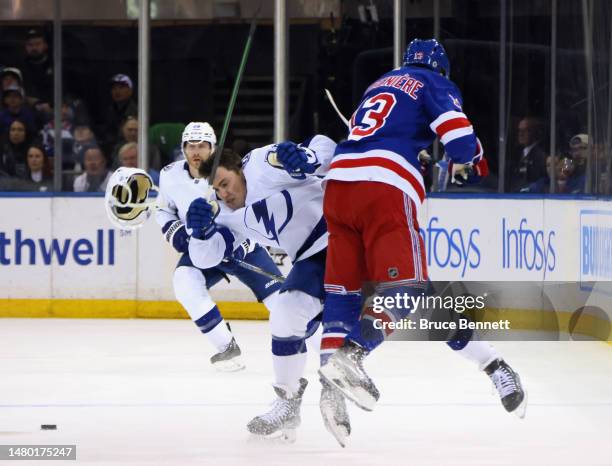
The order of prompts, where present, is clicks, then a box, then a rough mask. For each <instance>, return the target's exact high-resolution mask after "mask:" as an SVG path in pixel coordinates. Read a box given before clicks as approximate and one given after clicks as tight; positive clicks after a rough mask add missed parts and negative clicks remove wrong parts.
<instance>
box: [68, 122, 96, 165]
mask: <svg viewBox="0 0 612 466" xmlns="http://www.w3.org/2000/svg"><path fill="white" fill-rule="evenodd" d="M73 137H74V143H73V145H72V158H73V160H74V162H75V167H74V170H76V171H81V170H82V168H83V164H84V159H85V150H87V149H88V148H89V147H92V146H97V145H98V141H97V140H96V136H95V135H94V133H93V131H92V130H91V128H90V127H89V126H88V125H75V126H74V133H73Z"/></svg>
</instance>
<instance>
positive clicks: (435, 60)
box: [403, 39, 450, 78]
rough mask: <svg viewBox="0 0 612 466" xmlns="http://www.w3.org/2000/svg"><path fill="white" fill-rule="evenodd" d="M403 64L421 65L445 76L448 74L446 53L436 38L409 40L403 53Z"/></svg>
mask: <svg viewBox="0 0 612 466" xmlns="http://www.w3.org/2000/svg"><path fill="white" fill-rule="evenodd" d="M403 65H404V66H406V65H422V66H426V67H427V68H430V69H432V70H433V71H437V72H438V73H440V74H441V75H443V76H446V77H447V78H448V77H449V76H450V62H449V61H448V55H446V50H444V47H443V46H442V44H441V43H440V42H438V41H437V40H436V39H414V40H413V41H412V42H410V43H409V44H408V47H407V48H406V52H405V53H404V63H403Z"/></svg>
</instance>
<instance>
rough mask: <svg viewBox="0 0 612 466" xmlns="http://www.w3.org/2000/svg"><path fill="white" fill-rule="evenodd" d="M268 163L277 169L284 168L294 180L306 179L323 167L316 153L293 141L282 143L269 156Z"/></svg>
mask: <svg viewBox="0 0 612 466" xmlns="http://www.w3.org/2000/svg"><path fill="white" fill-rule="evenodd" d="M268 162H269V163H270V165H273V166H275V167H279V168H281V167H282V168H284V169H285V170H286V171H287V173H289V175H291V176H292V177H293V178H298V179H304V178H306V174H312V173H314V172H315V171H316V170H317V168H318V167H319V166H320V165H321V164H320V163H319V162H318V160H317V156H316V155H315V153H314V152H313V151H312V150H310V149H307V148H305V147H302V146H301V145H299V144H296V143H295V142H291V141H285V142H281V143H280V144H278V145H277V146H276V152H272V153H270V154H269V156H268Z"/></svg>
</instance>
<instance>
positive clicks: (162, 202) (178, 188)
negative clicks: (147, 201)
mask: <svg viewBox="0 0 612 466" xmlns="http://www.w3.org/2000/svg"><path fill="white" fill-rule="evenodd" d="M159 194H160V196H159V200H158V203H157V204H158V205H157V211H156V213H155V219H156V220H157V223H158V224H159V226H160V227H163V226H164V225H165V224H166V223H168V222H170V221H175V220H180V221H181V222H183V223H185V216H186V215H187V210H188V209H189V205H190V204H191V202H192V201H193V200H194V199H196V198H198V197H204V198H206V197H207V196H209V195H210V189H209V187H208V182H207V181H206V179H205V178H193V177H192V176H191V174H190V173H189V166H188V165H187V162H186V161H183V160H180V161H178V162H174V163H171V164H169V165H166V166H165V167H164V168H163V169H162V171H161V173H160V175H159Z"/></svg>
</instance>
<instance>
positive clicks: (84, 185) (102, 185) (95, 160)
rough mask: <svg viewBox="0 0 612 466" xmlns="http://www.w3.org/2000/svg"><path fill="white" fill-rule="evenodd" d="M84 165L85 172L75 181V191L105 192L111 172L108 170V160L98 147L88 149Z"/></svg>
mask: <svg viewBox="0 0 612 466" xmlns="http://www.w3.org/2000/svg"><path fill="white" fill-rule="evenodd" d="M83 163H84V166H85V172H84V173H83V174H81V175H79V176H77V177H76V178H75V179H74V191H75V192H89V193H92V192H104V191H105V190H106V185H107V183H108V180H109V179H110V177H111V172H110V170H108V168H106V165H107V160H106V157H104V154H103V153H102V150H101V149H100V148H99V147H97V146H92V147H88V148H87V149H86V150H85V155H84V160H83Z"/></svg>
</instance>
